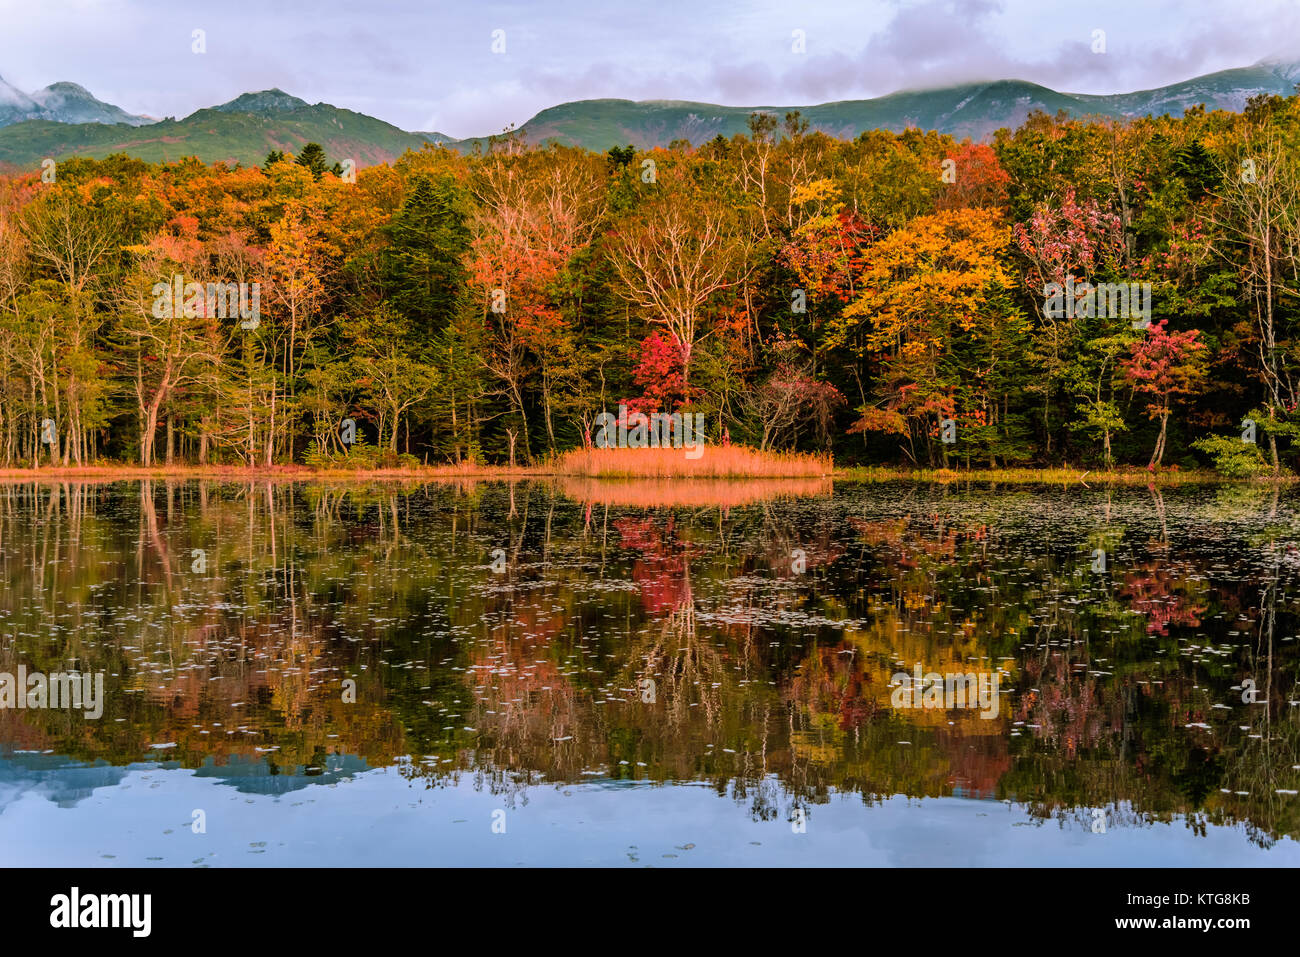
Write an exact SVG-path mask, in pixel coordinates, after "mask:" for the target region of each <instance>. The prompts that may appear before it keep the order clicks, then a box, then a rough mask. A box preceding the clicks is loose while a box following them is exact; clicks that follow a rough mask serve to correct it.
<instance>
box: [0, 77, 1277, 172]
mask: <svg viewBox="0 0 1300 957" xmlns="http://www.w3.org/2000/svg"><path fill="white" fill-rule="evenodd" d="M1297 81H1300V63H1297V62H1293V61H1287V60H1265V61H1260V62H1259V63H1256V64H1254V65H1252V66H1249V67H1243V68H1240V69H1235V70H1222V71H1220V72H1218V73H1210V74H1207V75H1205V76H1200V77H1195V78H1193V79H1190V80H1185V81H1183V82H1180V83H1174V84H1170V85H1169V86H1165V87H1160V88H1158V89H1154V90H1139V91H1137V92H1134V93H1120V94H1113V95H1107V96H1098V95H1090V94H1072V93H1061V92H1058V91H1056V90H1052V89H1049V88H1048V87H1045V86H1040V85H1038V84H1036V83H1028V82H1025V81H1023V80H998V81H995V82H989V83H966V84H960V85H957V86H948V87H942V88H939V89H932V90H908V91H903V92H899V93H891V94H890V95H888V96H881V97H876V98H875V99H870V100H843V101H839V102H835V103H821V104H817V105H814V106H718V105H716V104H712V103H695V102H690V101H683V100H644V101H639V102H636V101H632V100H614V99H601V100H580V101H578V102H574V103H563V104H560V105H559V106H554V107H551V108H549V109H546V110H542V112H540V113H538V114H537V115H536V116H534V117H533V118H532V119H531V120H529V121H528V122H527V123H525V124H524V125H523V127H522V129H521V132H522V133H523V134H524V136H525V137H526V138H527V140H528V141H529V142H532V143H539V144H545V143H548V142H559V143H566V144H570V145H575V146H582V147H585V148H587V149H591V150H596V151H598V152H604V151H605V150H608V149H609V148H610V147H611V146H620V145H623V144H627V143H632V144H634V145H635V146H637V147H640V148H647V147H651V146H667V145H668V144H669V143H670V142H672V141H673V140H683V139H684V140H689V141H690V142H691V143H693V144H696V145H698V144H700V143H703V142H705V141H707V140H710V139H712V138H713V137H715V136H718V135H722V136H724V137H731V136H734V135H735V134H737V133H741V134H744V133H746V132H747V130H748V122H749V116H750V114H751V113H753V112H755V111H765V112H770V113H774V114H776V115H777V116H778V117H783V116H784V115H785V113H786V112H788V111H790V110H796V109H797V110H799V111H800V113H802V115H803V117H804V118H805V119H806V120H808V122H809V125H810V126H811V128H813V129H815V130H821V131H823V132H825V133H829V134H831V135H834V136H839V137H845V138H851V137H854V136H857V135H858V134H859V133H861V132H862V131H864V130H869V129H886V130H893V131H899V130H903V129H906V128H907V127H910V126H916V127H920V128H922V129H935V130H939V131H941V132H945V133H951V134H952V135H953V136H956V137H957V138H959V139H961V138H965V137H970V138H971V139H975V140H981V139H987V138H989V137H990V136H991V135H992V134H993V132H994V131H996V130H997V129H999V128H1000V127H1012V128H1014V127H1016V126H1018V125H1020V124H1021V123H1022V122H1024V119H1025V117H1026V116H1028V115H1029V113H1031V112H1033V111H1035V110H1042V111H1045V112H1048V113H1056V112H1057V111H1059V110H1064V111H1066V112H1067V113H1070V114H1072V115H1075V116H1083V115H1088V114H1101V115H1107V116H1116V117H1120V116H1143V115H1146V114H1148V113H1152V114H1160V113H1172V114H1175V115H1178V114H1181V113H1182V112H1183V111H1184V110H1186V109H1187V108H1188V107H1190V106H1193V105H1195V104H1198V103H1204V104H1206V106H1207V107H1208V108H1210V109H1229V110H1240V109H1241V108H1242V107H1243V106H1244V105H1245V103H1246V101H1247V100H1248V99H1249V98H1250V97H1252V96H1256V95H1259V94H1261V93H1275V94H1279V95H1289V94H1291V93H1293V92H1294V91H1295V86H1296V83H1297ZM58 86H60V87H66V89H64V90H62V91H61V92H62V94H63V95H64V96H65V97H70V98H71V99H73V100H77V101H79V102H80V101H89V102H90V103H93V104H98V103H99V101H97V100H94V98H93V97H91V96H90V94H89V93H87V92H86V91H85V90H82V89H81V88H80V87H75V86H74V85H73V84H58ZM51 89H52V88H51ZM56 92H58V91H56ZM0 94H4V95H3V96H0V106H5V104H7V106H5V108H7V109H9V110H10V111H11V113H12V114H13V115H19V114H20V113H21V112H22V111H24V110H26V111H28V113H27V115H32V114H31V112H30V111H31V110H32V109H34V108H35V109H39V108H40V107H39V105H38V104H36V103H35V102H34V101H33V100H32V99H31V98H30V97H28V96H27V95H26V94H24V93H22V92H21V91H18V90H16V89H12V88H8V87H5V88H4V89H0ZM81 94H84V97H82V96H81ZM101 106H107V105H106V104H101ZM88 108H89V107H88ZM109 109H113V110H115V109H116V107H109ZM124 115H127V116H129V114H124ZM131 119H132V121H135V120H137V119H138V118H134V117H132V118H131ZM313 141H314V142H317V143H320V144H321V145H322V146H324V148H325V152H326V153H327V154H328V155H329V157H330V158H331V159H332V160H342V159H346V158H351V159H353V160H355V162H356V164H357V165H358V166H368V165H372V164H374V163H380V162H386V161H389V160H392V159H395V158H396V157H398V156H400V155H401V154H402V153H403V152H405V151H406V150H408V149H418V148H419V147H420V146H422V145H423V144H424V143H426V142H432V143H442V144H444V145H446V146H448V147H451V148H455V149H459V150H469V149H473V148H475V147H477V146H482V145H484V144H486V142H487V138H485V137H475V138H471V139H465V140H455V139H451V138H449V137H446V136H444V135H443V134H441V133H433V132H429V133H408V132H405V131H403V130H400V129H398V128H397V127H395V126H392V125H391V124H388V123H385V122H383V121H382V120H377V119H375V118H374V117H370V116H366V115H365V114H363V113H354V112H352V111H351V110H344V109H339V108H338V107H334V106H330V105H328V104H325V103H317V104H315V105H308V104H307V103H306V102H305V101H303V100H300V99H298V98H297V97H294V96H290V95H289V94H288V93H285V92H284V91H282V90H276V89H273V90H263V91H261V92H257V93H245V94H243V95H242V96H239V97H237V98H236V99H234V100H231V101H230V102H229V103H223V104H221V105H220V106H215V107H212V108H211V109H206V110H199V111H198V112H197V113H194V114H192V115H190V116H188V117H186V118H185V119H183V120H171V119H169V120H164V121H162V122H160V123H153V124H151V125H148V126H141V127H130V126H126V125H122V124H118V125H113V126H109V125H100V124H95V123H83V124H76V125H74V124H68V123H59V122H50V121H49V120H48V119H47V118H40V119H29V120H27V121H26V122H16V123H13V124H12V125H9V126H5V127H3V128H0V163H7V164H12V165H14V166H17V167H19V168H25V169H34V168H36V167H38V166H39V165H40V163H41V160H43V159H45V158H46V157H53V158H55V159H59V158H62V157H68V156H78V155H80V156H95V157H103V156H107V155H109V154H110V153H117V152H124V153H129V154H130V155H133V156H138V157H140V158H141V159H146V160H155V161H156V160H175V159H179V158H180V157H182V156H191V155H193V156H198V157H199V158H200V159H202V160H204V161H205V162H214V161H217V160H224V161H226V162H232V163H233V162H240V163H244V164H246V165H252V164H260V163H261V162H262V161H263V159H264V158H265V157H266V154H267V153H268V152H270V151H271V150H273V149H278V150H284V151H286V152H297V151H298V150H299V149H301V147H302V146H303V144H304V143H308V142H313Z"/></svg>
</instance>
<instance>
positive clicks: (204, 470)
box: [0, 446, 1300, 486]
mask: <svg viewBox="0 0 1300 957" xmlns="http://www.w3.org/2000/svg"><path fill="white" fill-rule="evenodd" d="M544 477H558V478H582V479H654V480H665V481H670V480H711V481H725V480H737V479H745V480H760V479H761V480H769V479H772V480H782V479H818V480H821V479H831V478H833V479H839V480H842V481H853V482H954V483H956V482H988V483H1000V484H1036V485H1088V486H1091V485H1107V484H1111V485H1114V484H1120V485H1149V484H1153V483H1154V484H1156V485H1189V484H1208V483H1222V482H1265V483H1277V482H1280V483H1292V482H1296V481H1300V477H1298V476H1295V475H1282V476H1278V477H1273V476H1264V477H1262V478H1255V479H1229V478H1225V477H1224V476H1222V475H1219V474H1218V473H1217V472H1211V471H1202V470H1198V471H1183V470H1178V469H1169V470H1162V471H1157V472H1149V471H1147V470H1146V469H1138V468H1134V469H1120V470H1115V471H1095V470H1089V469H1080V468H1010V469H961V470H959V469H898V468H888V467H881V466H870V467H851V468H839V469H837V468H835V467H834V464H833V462H832V461H831V460H830V458H829V457H825V456H817V455H805V454H794V453H785V452H759V451H758V450H757V449H752V448H747V447H745V446H729V447H726V448H718V447H710V448H708V449H707V450H706V454H705V455H702V456H700V457H699V458H695V459H688V458H686V456H685V454H684V451H683V450H681V449H576V450H574V451H571V452H567V453H564V454H562V455H560V456H558V457H556V458H554V459H551V460H548V461H546V462H544V463H542V464H540V465H536V466H527V467H523V466H519V467H515V468H510V467H508V466H494V465H473V464H469V463H462V464H460V465H436V466H435V465H429V466H416V467H413V468H400V469H396V468H395V469H346V468H312V467H309V466H306V465H273V466H270V467H265V466H254V467H248V466H242V465H171V466H166V465H159V466H153V467H150V468H145V467H143V466H139V465H130V464H125V463H110V464H103V465H94V466H68V467H66V468H65V467H62V466H52V465H43V466H39V467H37V468H6V469H0V481H31V480H34V479H35V480H41V481H51V480H52V481H78V480H81V481H115V480H128V479H172V480H177V479H180V480H184V479H215V480H225V481H250V480H279V481H285V480H289V481H293V480H309V479H322V478H323V479H341V480H343V479H347V480H373V479H393V480H406V481H427V480H437V479H487V480H491V479H508V480H519V479H529V478H544Z"/></svg>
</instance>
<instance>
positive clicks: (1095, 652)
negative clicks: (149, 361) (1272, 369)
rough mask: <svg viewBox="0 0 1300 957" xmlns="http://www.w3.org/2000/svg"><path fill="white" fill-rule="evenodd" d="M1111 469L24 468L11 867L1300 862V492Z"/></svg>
mask: <svg viewBox="0 0 1300 957" xmlns="http://www.w3.org/2000/svg"><path fill="white" fill-rule="evenodd" d="M1090 484H1092V487H1091V488H1089V487H1087V486H1083V485H1074V486H1071V487H1068V488H1062V487H1043V486H1033V487H1031V486H1001V487H992V486H989V485H968V484H949V485H921V484H910V483H883V484H855V483H849V482H841V481H835V482H834V483H832V482H831V481H830V480H829V479H827V480H783V481H771V482H744V483H728V482H684V483H683V482H676V483H672V482H667V481H665V482H639V483H617V482H596V481H589V480H538V481H533V482H518V483H514V484H508V483H505V482H491V481H481V482H474V481H465V482H458V483H410V484H394V483H383V482H373V483H356V484H347V483H338V482H279V481H277V482H260V481H259V482H252V483H250V482H246V481H232V482H218V481H207V480H204V481H175V482H164V481H143V482H141V481H131V482H128V481H121V482H104V483H99V484H91V483H71V482H69V483H54V482H48V483H35V482H28V483H11V484H7V485H0V568H2V573H3V581H4V588H3V592H2V593H0V674H2V675H5V676H9V677H8V678H7V679H5V678H2V677H0V681H6V680H7V682H8V684H7V685H6V687H7V689H8V692H9V696H8V697H5V696H4V694H3V691H4V689H3V688H0V705H3V707H0V865H5V866H20V865H27V866H31V865H35V866H45V865H90V866H98V865H103V866H159V867H173V866H181V867H206V866H213V867H220V866H249V865H263V866H281V865H306V866H316V865H320V866H334V865H500V866H515V865H521V864H522V865H585V864H598V865H626V866H635V867H644V866H654V867H683V866H699V865H731V864H737V865H769V866H770V865H867V866H898V865H945V866H970V865H989V866H1007V865H1047V866H1053V865H1099V866H1100V865H1139V866H1157V865H1172V866H1181V865H1224V866H1229V865H1251V866H1291V867H1294V866H1298V865H1300V845H1298V844H1297V840H1296V839H1297V837H1300V796H1297V791H1300V687H1298V684H1300V667H1298V666H1300V648H1298V647H1297V644H1298V642H1297V640H1296V636H1297V634H1300V614H1298V613H1300V587H1298V578H1300V489H1293V488H1287V487H1282V488H1278V487H1274V486H1267V485H1224V486H1205V485H1197V486H1186V487H1166V488H1144V487H1140V486H1137V487H1130V486H1122V487H1107V486H1105V485H1099V484H1095V483H1090ZM20 669H22V673H23V674H25V675H26V676H27V678H26V683H20V682H19V679H18V675H19V674H20ZM32 675H39V676H42V677H41V678H40V679H39V682H40V683H41V684H48V685H49V687H50V688H51V693H50V694H49V695H46V694H45V693H44V692H40V693H38V695H37V697H35V698H33V697H32V694H36V693H37V692H34V691H33V690H32V689H33V687H34V686H33V685H32V684H31V682H32V681H34V680H36V679H33V678H32V677H31V676H32ZM58 676H62V679H60V678H59V677H58ZM93 676H98V678H97V679H96V680H102V695H101V699H102V700H99V701H98V702H97V703H96V707H93V708H92V707H87V705H88V701H87V700H82V701H79V702H76V703H75V704H77V705H78V706H76V707H73V706H70V705H69V702H68V700H67V695H68V691H67V689H68V687H69V680H72V681H76V682H83V681H84V688H85V689H86V690H87V693H88V694H89V692H90V691H91V690H92V688H93V686H92V683H91V681H90V679H91V677H93ZM59 680H63V686H62V687H63V694H64V699H63V700H62V701H61V702H59V703H60V705H61V706H59V707H55V706H54V705H55V702H54V701H53V692H52V689H53V686H54V685H55V684H56V683H57V682H58V681H59ZM77 687H78V688H79V689H80V688H82V687H83V685H82V684H80V683H79V684H77ZM24 691H26V694H27V697H26V698H25V699H23V701H22V703H23V704H24V705H25V706H23V707H19V706H18V705H19V699H20V698H22V696H23V694H24ZM27 705H30V706H27ZM41 705H43V706H41ZM96 710H98V711H99V713H98V714H97V715H96V714H95V713H94V712H95V711H96Z"/></svg>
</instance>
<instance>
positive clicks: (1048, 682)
mask: <svg viewBox="0 0 1300 957" xmlns="http://www.w3.org/2000/svg"><path fill="white" fill-rule="evenodd" d="M1024 669H1025V677H1026V678H1027V679H1028V680H1029V684H1030V685H1032V686H1033V687H1035V688H1037V689H1038V690H1037V691H1027V692H1025V693H1024V694H1023V695H1021V696H1020V697H1019V699H1018V706H1017V708H1016V720H1017V721H1024V722H1025V724H1026V726H1027V727H1026V728H1025V730H1026V731H1028V732H1029V733H1030V734H1032V735H1034V736H1035V737H1037V738H1041V739H1045V740H1048V741H1051V742H1052V743H1053V744H1054V745H1056V746H1057V747H1058V748H1060V749H1061V750H1062V751H1063V752H1064V754H1065V756H1066V757H1068V758H1073V757H1074V756H1075V754H1076V753H1077V751H1078V749H1079V747H1080V745H1082V746H1083V747H1085V748H1092V747H1095V746H1096V745H1097V743H1098V742H1099V741H1101V739H1102V737H1103V735H1104V734H1105V731H1106V724H1107V721H1106V718H1105V715H1104V714H1103V713H1102V702H1101V698H1100V695H1099V693H1098V691H1097V683H1096V681H1095V680H1094V679H1093V678H1091V677H1089V676H1088V675H1087V674H1075V673H1073V669H1071V667H1070V662H1069V661H1068V660H1067V659H1066V658H1065V656H1064V655H1060V654H1054V655H1052V656H1051V658H1050V659H1049V660H1048V661H1047V662H1043V661H1042V660H1040V659H1038V658H1031V659H1030V660H1028V661H1026V662H1025V665H1024ZM1029 725H1037V726H1038V727H1028V726H1029Z"/></svg>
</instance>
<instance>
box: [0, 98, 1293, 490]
mask: <svg viewBox="0 0 1300 957" xmlns="http://www.w3.org/2000/svg"><path fill="white" fill-rule="evenodd" d="M174 281H175V282H176V283H177V287H178V288H188V284H191V283H197V284H199V285H200V287H204V288H208V287H207V286H206V284H213V283H225V284H242V285H241V288H255V289H256V290H257V294H258V298H257V299H256V303H257V316H256V318H255V319H254V320H252V321H247V319H246V317H245V318H242V319H241V315H240V314H239V313H238V311H236V310H233V309H232V310H230V311H227V310H225V309H224V308H222V309H220V310H218V309H214V308H213V303H212V299H211V295H209V296H208V297H207V298H206V299H204V298H203V297H196V298H195V299H194V300H193V301H186V302H185V304H184V306H183V307H182V305H181V302H180V301H179V300H178V301H177V308H175V309H171V308H167V309H159V308H158V298H159V297H158V289H159V287H160V284H163V286H162V288H164V289H170V288H171V284H172V283H173V282H174ZM1052 284H1058V286H1060V287H1062V288H1068V289H1070V290H1071V297H1072V299H1073V298H1074V297H1075V296H1076V295H1078V296H1082V297H1083V298H1084V299H1087V295H1086V293H1087V290H1088V289H1089V288H1091V286H1098V285H1103V284H1125V286H1126V287H1130V286H1131V287H1132V288H1134V289H1136V288H1138V287H1146V288H1148V289H1149V295H1150V315H1149V317H1147V321H1143V322H1134V321H1133V320H1132V318H1131V317H1130V316H1129V315H1127V314H1119V315H1117V314H1115V312H1116V311H1115V310H1113V309H1112V310H1107V309H1104V308H1101V309H1094V308H1082V307H1080V308H1076V305H1077V303H1076V302H1075V301H1071V302H1070V303H1069V306H1070V308H1068V309H1066V310H1064V311H1062V310H1061V309H1051V308H1045V306H1046V298H1045V297H1046V292H1045V290H1047V289H1049V288H1050V287H1051V286H1052ZM1081 301H1082V300H1080V302H1081ZM222 305H223V306H224V303H222ZM1298 327H1300V97H1291V98H1289V99H1283V98H1279V97H1276V96H1272V97H1258V98H1256V99H1254V100H1252V101H1251V102H1250V103H1249V104H1248V106H1247V107H1246V109H1245V110H1244V111H1243V112H1241V113H1228V112H1223V111H1216V112H1206V111H1205V110H1203V109H1194V110H1191V111H1189V112H1188V113H1187V114H1186V115H1184V116H1182V117H1179V118H1172V117H1167V116H1162V117H1147V118H1145V119H1135V120H1132V121H1129V122H1120V121H1116V120H1112V119H1105V120H1084V119H1074V118H1068V117H1066V116H1064V115H1060V116H1056V117H1052V116H1047V115H1044V114H1041V113H1040V114H1034V115H1032V116H1031V117H1030V118H1029V120H1028V121H1027V122H1026V123H1025V124H1024V125H1023V126H1021V127H1020V128H1019V129H1017V130H1015V131H1014V132H1013V131H1009V130H1002V131H1000V132H999V133H998V135H997V136H996V137H995V139H994V141H993V142H992V143H991V144H985V143H972V142H969V141H967V142H956V141H954V140H953V139H952V138H951V137H949V136H946V135H940V134H937V133H932V132H931V133H927V132H923V131H921V130H917V129H909V130H907V131H905V132H902V133H899V134H894V133H890V132H885V131H871V132H867V133H864V134H862V135H860V136H858V137H857V138H856V139H854V140H852V141H846V140H838V139H834V138H831V137H829V136H827V135H825V134H823V133H819V132H815V131H810V130H809V128H808V125H807V123H806V121H804V120H803V119H802V118H801V117H800V116H799V114H798V113H790V114H787V115H785V116H784V117H777V116H773V115H770V114H764V113H755V114H754V115H753V116H752V117H751V120H750V134H749V135H748V136H740V135H737V136H735V137H733V138H732V139H730V140H727V139H724V138H722V137H718V138H716V139H714V140H712V141H710V142H706V143H703V144H690V143H685V142H678V143H674V144H673V145H672V146H671V147H670V148H668V149H653V150H648V151H640V150H636V149H633V148H632V147H626V148H615V149H612V150H610V151H609V153H608V154H596V153H592V152H588V151H584V150H580V149H576V148H570V147H564V146H557V145H551V146H547V147H539V146H532V145H529V144H527V143H526V142H524V141H523V140H522V139H521V138H519V137H517V136H515V135H513V134H507V135H503V136H501V137H498V138H496V139H495V140H494V141H493V142H492V144H491V147H490V148H489V149H487V150H479V151H477V152H475V153H473V154H470V155H461V154H459V153H457V152H454V151H451V150H448V149H445V148H435V147H433V146H429V147H427V148H425V149H423V150H421V151H419V152H409V153H407V154H406V155H404V156H402V157H401V158H400V159H398V160H397V161H395V162H394V163H392V164H391V165H380V166H371V167H366V168H361V169H356V168H355V164H354V163H353V161H352V160H351V159H350V158H348V157H345V156H327V155H325V153H324V151H323V150H322V149H321V148H320V147H318V146H316V145H315V144H308V145H307V146H306V147H304V148H303V149H302V150H301V151H300V152H299V153H298V155H296V156H295V155H292V154H282V153H273V154H271V155H270V156H268V157H267V160H266V162H265V164H264V165H263V166H262V167H261V168H257V167H253V168H246V167H240V166H234V167H233V168H232V167H229V166H227V165H224V164H216V165H213V166H208V165H204V164H202V163H200V162H198V161H197V160H187V161H182V162H179V163H169V164H150V163H145V162H142V161H139V160H136V159H132V158H129V157H127V156H124V155H117V156H113V157H110V158H108V159H105V160H91V159H82V158H74V159H67V160H62V161H60V162H58V163H57V164H55V163H53V162H48V163H47V164H46V165H45V167H44V168H43V169H40V170H14V169H11V170H9V171H8V173H7V175H4V176H0V449H2V452H0V460H2V461H3V463H4V465H5V466H7V467H20V466H32V467H49V466H53V465H59V466H65V467H66V466H82V465H90V464H114V463H121V464H136V465H144V466H153V465H173V464H205V465H222V464H227V465H248V466H259V467H266V466H274V465H280V464H287V463H290V462H294V463H301V464H306V465H317V466H319V465H359V466H362V467H372V468H377V467H390V468H391V467H413V466H416V465H423V464H429V465H434V464H449V463H453V464H456V463H458V464H465V465H468V466H471V467H472V466H475V465H487V464H496V465H500V464H506V463H509V464H512V465H514V464H518V465H533V464H538V463H544V462H546V461H548V460H552V459H553V458H554V456H556V455H557V454H559V453H562V452H565V451H567V450H571V449H575V448H581V447H582V446H584V444H590V442H591V433H592V430H593V423H594V422H595V421H596V419H597V416H598V415H599V414H600V413H601V412H604V411H612V410H616V409H617V408H618V406H619V405H620V404H623V405H625V406H626V407H627V409H629V410H631V411H633V412H645V413H653V412H670V413H671V412H690V413H700V414H702V415H703V416H704V422H705V435H706V441H707V442H708V443H710V444H715V445H716V444H733V443H734V444H736V445H745V446H751V447H753V448H755V449H758V450H760V451H763V452H767V451H782V452H784V451H792V450H793V451H801V452H813V453H819V454H824V453H830V454H832V455H833V457H834V461H835V463H836V464H837V465H856V464H885V465H891V466H897V467H901V468H911V467H931V468H933V467H940V466H943V467H950V468H972V467H993V468H1002V467H1010V466H1032V467H1048V466H1059V465H1071V466H1076V467H1087V468H1094V469H1108V468H1137V469H1147V468H1149V469H1153V470H1154V469H1165V470H1168V469H1172V468H1178V469H1198V468H1199V469H1205V468H1213V469H1216V470H1217V471H1219V472H1220V473H1221V474H1224V475H1228V476H1248V475H1256V474H1259V475H1264V474H1283V473H1286V472H1288V471H1290V470H1292V469H1294V468H1295V467H1296V466H1297V465H1298V464H1300V458H1298V457H1297V445H1296V443H1295V442H1294V441H1293V437H1294V436H1295V435H1296V434H1297V432H1298V431H1300V416H1298V414H1297V403H1298V402H1300V377H1298V375H1297V373H1300V361H1298V360H1297V356H1296V354H1295V349H1294V344H1295V340H1296V334H1297V331H1300V329H1298ZM349 426H350V427H351V433H354V434H350V431H349Z"/></svg>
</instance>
